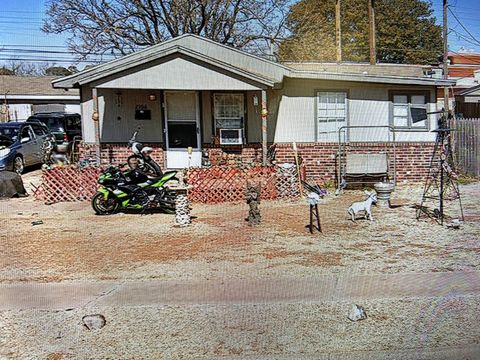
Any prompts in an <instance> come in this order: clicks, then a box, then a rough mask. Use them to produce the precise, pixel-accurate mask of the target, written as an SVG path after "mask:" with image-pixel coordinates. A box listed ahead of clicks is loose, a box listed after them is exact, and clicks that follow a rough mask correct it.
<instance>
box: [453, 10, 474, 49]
mask: <svg viewBox="0 0 480 360" xmlns="http://www.w3.org/2000/svg"><path fill="white" fill-rule="evenodd" d="M448 11H450V13H451V14H452V15H453V17H454V18H455V20H457V22H458V23H459V24H460V26H461V27H462V29H463V30H465V31H466V33H467V34H468V35H470V37H471V38H472V40H473V41H475V42H476V43H477V45H480V40H478V39H477V38H476V37H475V36H474V35H473V34H472V33H471V32H470V31H469V30H468V29H467V28H466V27H465V25H463V23H462V22H461V21H460V19H459V18H458V17H457V15H455V13H454V12H453V10H452V9H450V7H449V8H448Z"/></svg>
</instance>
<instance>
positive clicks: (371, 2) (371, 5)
mask: <svg viewBox="0 0 480 360" xmlns="http://www.w3.org/2000/svg"><path fill="white" fill-rule="evenodd" d="M368 30H369V45H370V65H375V64H376V63H377V51H376V42H375V0H368Z"/></svg>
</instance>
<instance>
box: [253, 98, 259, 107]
mask: <svg viewBox="0 0 480 360" xmlns="http://www.w3.org/2000/svg"><path fill="white" fill-rule="evenodd" d="M253 106H258V96H257V95H253Z"/></svg>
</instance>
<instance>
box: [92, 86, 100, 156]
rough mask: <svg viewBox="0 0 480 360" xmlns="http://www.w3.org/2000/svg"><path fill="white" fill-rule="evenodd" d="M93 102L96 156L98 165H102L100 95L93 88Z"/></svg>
mask: <svg viewBox="0 0 480 360" xmlns="http://www.w3.org/2000/svg"><path fill="white" fill-rule="evenodd" d="M92 101H93V113H92V120H93V127H94V131H95V145H96V146H95V154H96V155H97V159H98V163H99V164H100V160H101V159H100V154H101V151H100V114H99V113H98V93H97V88H92Z"/></svg>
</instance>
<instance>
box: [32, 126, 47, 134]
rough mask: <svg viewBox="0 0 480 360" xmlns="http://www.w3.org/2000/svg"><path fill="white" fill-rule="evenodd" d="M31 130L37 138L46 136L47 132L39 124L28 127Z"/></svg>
mask: <svg viewBox="0 0 480 360" xmlns="http://www.w3.org/2000/svg"><path fill="white" fill-rule="evenodd" d="M30 126H31V127H32V128H33V132H34V133H35V135H37V136H44V135H47V131H46V130H45V129H44V128H43V127H42V125H39V124H32V125H30Z"/></svg>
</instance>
